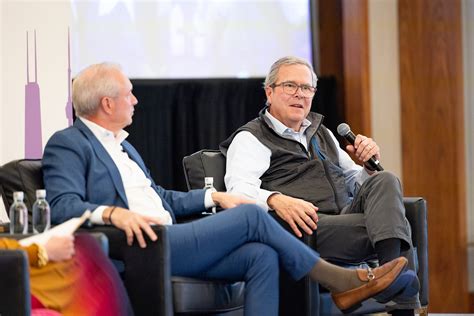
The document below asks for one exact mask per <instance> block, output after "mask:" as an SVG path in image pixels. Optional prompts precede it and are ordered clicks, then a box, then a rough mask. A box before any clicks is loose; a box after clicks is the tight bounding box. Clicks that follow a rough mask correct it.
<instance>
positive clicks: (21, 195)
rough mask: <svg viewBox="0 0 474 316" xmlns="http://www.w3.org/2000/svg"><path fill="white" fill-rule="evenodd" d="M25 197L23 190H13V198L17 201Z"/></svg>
mask: <svg viewBox="0 0 474 316" xmlns="http://www.w3.org/2000/svg"><path fill="white" fill-rule="evenodd" d="M24 197H25V194H24V193H23V192H22V191H16V192H13V200H15V201H18V200H20V201H23V198H24Z"/></svg>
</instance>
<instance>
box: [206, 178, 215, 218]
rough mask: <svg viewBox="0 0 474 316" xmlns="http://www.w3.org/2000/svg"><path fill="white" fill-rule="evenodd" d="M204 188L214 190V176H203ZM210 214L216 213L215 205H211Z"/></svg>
mask: <svg viewBox="0 0 474 316" xmlns="http://www.w3.org/2000/svg"><path fill="white" fill-rule="evenodd" d="M204 189H207V190H213V191H216V189H215V188H214V178H213V177H205V178H204ZM211 212H212V214H216V207H215V206H213V207H212V209H211Z"/></svg>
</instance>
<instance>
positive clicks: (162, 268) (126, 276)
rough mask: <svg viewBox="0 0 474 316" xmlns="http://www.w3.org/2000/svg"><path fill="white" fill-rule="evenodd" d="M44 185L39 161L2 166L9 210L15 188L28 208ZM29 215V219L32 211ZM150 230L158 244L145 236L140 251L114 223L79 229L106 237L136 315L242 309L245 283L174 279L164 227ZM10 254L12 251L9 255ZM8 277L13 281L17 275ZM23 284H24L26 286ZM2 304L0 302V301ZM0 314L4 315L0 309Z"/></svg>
mask: <svg viewBox="0 0 474 316" xmlns="http://www.w3.org/2000/svg"><path fill="white" fill-rule="evenodd" d="M43 187H44V185H43V174H42V170H41V160H40V159H37V160H31V159H21V160H14V161H11V162H9V163H7V164H5V165H3V166H1V167H0V194H1V196H2V197H3V202H4V205H5V208H6V209H7V210H8V208H9V207H10V203H11V201H12V199H13V192H14V191H23V192H25V204H26V205H27V207H28V210H31V207H32V205H33V203H34V201H35V191H36V190H37V189H40V188H43ZM29 217H30V220H31V213H29ZM153 229H154V230H155V232H156V233H157V236H158V240H157V241H156V242H151V241H150V240H147V247H146V248H145V249H142V248H140V247H139V246H138V244H137V243H134V244H133V245H132V246H131V247H130V246H128V245H127V243H126V236H125V234H124V233H123V232H122V231H121V230H118V229H116V228H115V227H111V226H90V227H84V228H81V231H85V232H89V233H96V232H98V233H103V234H105V236H106V237H107V239H108V243H109V257H110V258H111V259H113V260H114V263H115V265H116V267H117V268H118V270H119V272H120V274H121V276H122V279H123V281H124V285H125V288H126V290H127V293H128V295H129V297H130V301H131V303H132V307H133V309H134V312H135V314H136V315H140V316H141V315H166V316H169V315H173V314H178V315H191V314H192V315H208V314H213V315H221V314H226V315H228V314H232V315H234V314H239V313H242V311H243V306H244V287H245V284H244V283H243V282H236V283H228V282H225V281H221V282H217V281H216V282H214V281H206V280H197V279H191V278H182V277H172V276H171V272H170V271H171V269H170V254H169V245H168V239H167V234H166V227H163V226H156V227H154V228H153ZM13 255H14V254H13V253H11V256H13ZM16 256H17V257H16V260H18V261H20V262H21V260H22V259H21V254H16ZM5 260H6V259H5ZM11 260H13V259H11ZM0 266H2V265H1V264H0ZM12 271H13V270H12ZM26 271H27V270H26ZM1 275H4V274H1ZM15 278H16V277H15ZM12 280H13V281H12V282H15V279H12ZM18 280H20V279H18ZM1 284H2V286H0V288H2V287H3V284H4V283H3V279H2V283H1ZM23 286H24V287H26V288H28V286H27V285H25V284H23ZM0 293H3V289H0ZM1 299H2V297H0V300H1ZM18 299H22V298H21V297H19V298H18ZM23 299H25V296H23ZM11 302H13V301H11ZM12 304H13V303H12ZM14 304H15V306H14V308H16V309H18V306H23V305H18V304H19V303H14ZM0 306H4V305H3V304H2V302H1V301H0ZM0 314H2V315H3V313H1V312H0ZM5 315H8V314H7V313H5Z"/></svg>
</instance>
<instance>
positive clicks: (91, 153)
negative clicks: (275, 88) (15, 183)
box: [42, 120, 205, 224]
mask: <svg viewBox="0 0 474 316" xmlns="http://www.w3.org/2000/svg"><path fill="white" fill-rule="evenodd" d="M122 146H123V149H124V150H125V151H126V152H127V154H128V156H129V157H130V159H132V160H133V161H135V162H136V163H137V164H138V165H139V166H140V168H141V169H142V170H143V172H145V175H146V176H147V177H148V178H149V179H150V180H151V183H152V187H153V189H154V190H155V191H156V193H158V195H159V196H160V198H161V199H162V201H163V206H164V208H165V209H166V210H167V211H169V212H170V214H171V216H172V218H173V221H176V216H181V215H189V214H193V213H197V212H200V211H203V210H204V209H205V207H204V194H205V193H204V190H192V191H190V192H178V191H171V190H165V189H163V188H162V187H160V186H159V185H156V184H155V182H154V181H153V179H152V178H151V175H150V172H149V170H148V169H147V168H146V167H145V163H144V162H143V159H142V158H141V157H140V155H139V154H138V152H137V150H136V149H135V148H133V146H132V145H131V144H130V143H129V142H127V141H124V142H123V143H122ZM42 164H43V180H44V184H45V188H46V192H47V197H48V201H49V203H50V204H51V221H52V222H53V223H55V224H57V223H62V222H64V221H66V220H68V219H70V218H72V217H78V216H80V215H82V213H84V211H85V210H87V209H89V210H91V211H93V210H94V209H96V208H97V207H98V206H100V205H114V206H120V207H124V208H127V209H128V208H129V207H128V201H127V197H126V196H125V189H124V187H123V182H122V178H121V176H120V173H119V171H118V169H117V167H116V166H115V163H114V161H113V160H112V158H111V157H110V155H109V154H108V153H107V151H106V150H105V148H104V147H103V146H102V144H101V143H100V142H99V140H98V139H97V138H96V137H95V136H94V134H93V133H92V131H91V130H90V129H89V128H88V127H87V126H86V125H85V124H84V123H83V122H82V121H81V120H76V121H75V122H74V125H73V126H71V127H68V128H66V129H64V130H62V131H59V132H56V133H55V134H54V135H53V136H52V137H51V138H50V139H49V141H48V143H47V144H46V148H45V150H44V155H43V160H42Z"/></svg>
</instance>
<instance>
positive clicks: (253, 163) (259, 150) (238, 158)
mask: <svg viewBox="0 0 474 316" xmlns="http://www.w3.org/2000/svg"><path fill="white" fill-rule="evenodd" d="M265 115H266V116H267V117H268V118H269V119H270V121H271V123H272V125H273V127H274V129H275V131H276V133H277V134H279V135H280V136H283V137H285V138H288V137H290V138H292V139H294V140H296V141H297V142H299V143H300V144H302V145H303V146H304V147H305V148H306V150H308V147H307V146H308V142H307V135H306V130H307V128H308V127H309V126H310V125H311V122H310V121H309V120H307V119H305V120H304V121H303V124H302V125H301V128H300V131H294V130H293V129H291V128H289V127H287V126H285V125H284V124H283V123H282V122H280V121H279V120H277V119H276V118H275V117H274V116H272V115H271V114H270V113H269V112H268V111H265ZM328 131H329V130H328ZM329 133H330V135H331V138H332V139H333V141H334V143H335V144H336V147H337V148H338V155H339V165H340V167H341V168H342V169H343V172H344V177H345V179H346V186H347V190H348V192H352V193H354V192H355V190H356V186H359V185H361V184H362V182H364V180H365V179H367V178H368V177H369V174H368V173H367V171H365V169H364V168H363V167H361V166H359V165H357V164H356V163H354V161H353V160H352V159H351V157H350V156H349V155H348V154H347V153H346V152H345V151H344V150H342V149H341V148H340V145H339V142H338V141H337V139H336V138H335V137H334V135H333V133H332V132H331V131H329ZM270 157H271V151H270V149H269V148H268V147H266V146H265V145H263V144H262V143H261V142H260V141H259V140H258V139H257V137H255V136H254V135H253V134H252V133H250V132H248V131H242V132H239V133H238V134H237V135H235V137H234V139H233V140H232V143H231V144H230V146H229V149H228V150H227V161H226V170H227V171H226V175H225V178H224V181H225V185H226V188H227V192H229V193H235V194H241V195H244V196H246V197H248V198H250V199H254V200H257V204H258V205H260V206H261V207H263V208H264V209H266V210H269V209H270V207H269V206H268V204H267V200H268V198H269V197H270V195H272V194H274V193H279V192H273V191H268V190H265V189H262V188H260V186H261V184H262V181H261V180H260V177H261V176H262V175H263V174H264V173H265V171H267V170H268V168H269V167H270ZM316 206H317V205H316Z"/></svg>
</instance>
